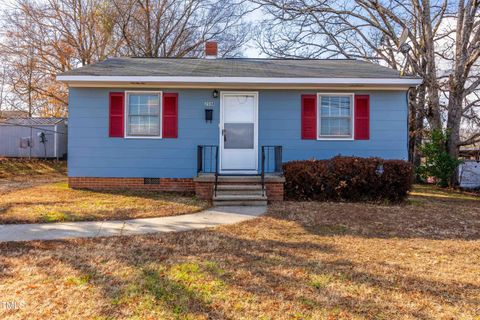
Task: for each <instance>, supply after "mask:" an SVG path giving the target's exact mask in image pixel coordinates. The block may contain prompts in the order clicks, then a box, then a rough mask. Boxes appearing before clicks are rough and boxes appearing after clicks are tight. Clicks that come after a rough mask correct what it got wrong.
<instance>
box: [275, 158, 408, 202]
mask: <svg viewBox="0 0 480 320" xmlns="http://www.w3.org/2000/svg"><path fill="white" fill-rule="evenodd" d="M283 172H284V175H285V197H286V199H287V200H319V201H326V200H328V201H382V200H388V201H391V202H399V201H402V200H404V199H405V198H406V196H407V193H408V191H409V190H410V189H411V187H412V182H413V173H414V169H413V166H412V165H411V164H410V163H408V162H406V161H402V160H383V159H380V158H357V157H340V156H338V157H335V158H332V159H330V160H303V161H291V162H287V163H284V164H283Z"/></svg>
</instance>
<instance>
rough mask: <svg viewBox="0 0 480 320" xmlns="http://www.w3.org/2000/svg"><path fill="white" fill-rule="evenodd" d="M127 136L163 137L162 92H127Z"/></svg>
mask: <svg viewBox="0 0 480 320" xmlns="http://www.w3.org/2000/svg"><path fill="white" fill-rule="evenodd" d="M125 129H126V130H125V137H126V138H157V139H158V138H161V137H162V92H161V91H127V92H125Z"/></svg>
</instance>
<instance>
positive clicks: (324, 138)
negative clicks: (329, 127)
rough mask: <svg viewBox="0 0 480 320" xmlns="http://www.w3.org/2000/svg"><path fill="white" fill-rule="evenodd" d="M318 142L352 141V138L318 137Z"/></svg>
mask: <svg viewBox="0 0 480 320" xmlns="http://www.w3.org/2000/svg"><path fill="white" fill-rule="evenodd" d="M317 140H318V141H353V140H355V139H353V137H318V138H317Z"/></svg>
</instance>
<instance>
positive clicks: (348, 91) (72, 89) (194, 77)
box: [58, 46, 422, 204]
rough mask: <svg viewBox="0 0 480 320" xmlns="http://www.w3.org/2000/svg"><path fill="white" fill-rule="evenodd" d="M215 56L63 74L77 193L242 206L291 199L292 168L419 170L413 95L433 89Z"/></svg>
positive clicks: (366, 70)
mask: <svg viewBox="0 0 480 320" xmlns="http://www.w3.org/2000/svg"><path fill="white" fill-rule="evenodd" d="M214 47H215V50H213V52H207V56H206V58H204V59H193V58H180V59H173V58H171V59H170V58H112V59H107V60H105V61H102V62H99V63H96V64H93V65H89V66H85V67H82V68H79V69H76V70H73V71H68V72H65V73H62V74H60V75H59V76H58V80H60V81H63V82H64V83H66V84H67V85H68V87H69V128H68V131H69V134H68V139H69V141H68V154H69V166H68V175H69V184H70V186H71V187H73V188H92V189H102V188H104V189H113V188H137V189H153V190H166V191H196V192H197V194H198V195H199V196H200V197H202V198H210V199H211V198H212V197H214V198H215V200H216V201H218V202H221V201H223V203H225V204H230V203H231V204H235V203H237V202H239V201H240V200H251V201H257V202H258V201H265V200H267V199H268V200H281V199H282V198H283V180H282V179H283V178H282V176H281V163H282V162H286V161H290V160H299V159H311V158H315V159H325V158H331V157H334V156H337V155H352V156H359V157H381V158H385V159H404V160H406V159H407V156H408V155H407V153H408V146H407V143H408V106H407V93H408V90H409V88H411V87H414V86H417V85H418V84H420V83H421V81H422V80H421V79H418V78H415V77H405V76H401V75H400V74H399V72H398V71H396V70H393V69H389V68H386V67H382V66H379V65H376V64H373V63H369V62H365V61H359V60H311V59H306V60H299V59H243V58H238V59H237V58H232V59H217V58H216V57H215V54H216V52H215V51H216V46H214ZM211 51H212V50H211ZM240 184H241V185H242V186H241V187H240V186H239V185H240ZM257 188H258V189H259V190H261V196H259V195H258V194H256V193H255V192H253V191H252V190H257ZM240 190H246V191H245V192H244V194H239V192H240ZM265 190H266V194H265V192H264V191H265ZM234 191H238V192H234ZM217 192H218V194H217ZM254 194H255V195H257V196H258V197H254V196H253V195H254ZM228 195H230V196H228ZM247 195H252V196H250V197H248V196H247ZM236 197H237V198H236ZM237 200H238V201H237ZM236 201H237V202H236Z"/></svg>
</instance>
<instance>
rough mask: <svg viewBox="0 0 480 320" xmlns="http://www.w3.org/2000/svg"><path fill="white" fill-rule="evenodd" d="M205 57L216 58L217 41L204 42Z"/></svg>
mask: <svg viewBox="0 0 480 320" xmlns="http://www.w3.org/2000/svg"><path fill="white" fill-rule="evenodd" d="M205 58H206V59H216V58H217V41H207V42H205Z"/></svg>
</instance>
